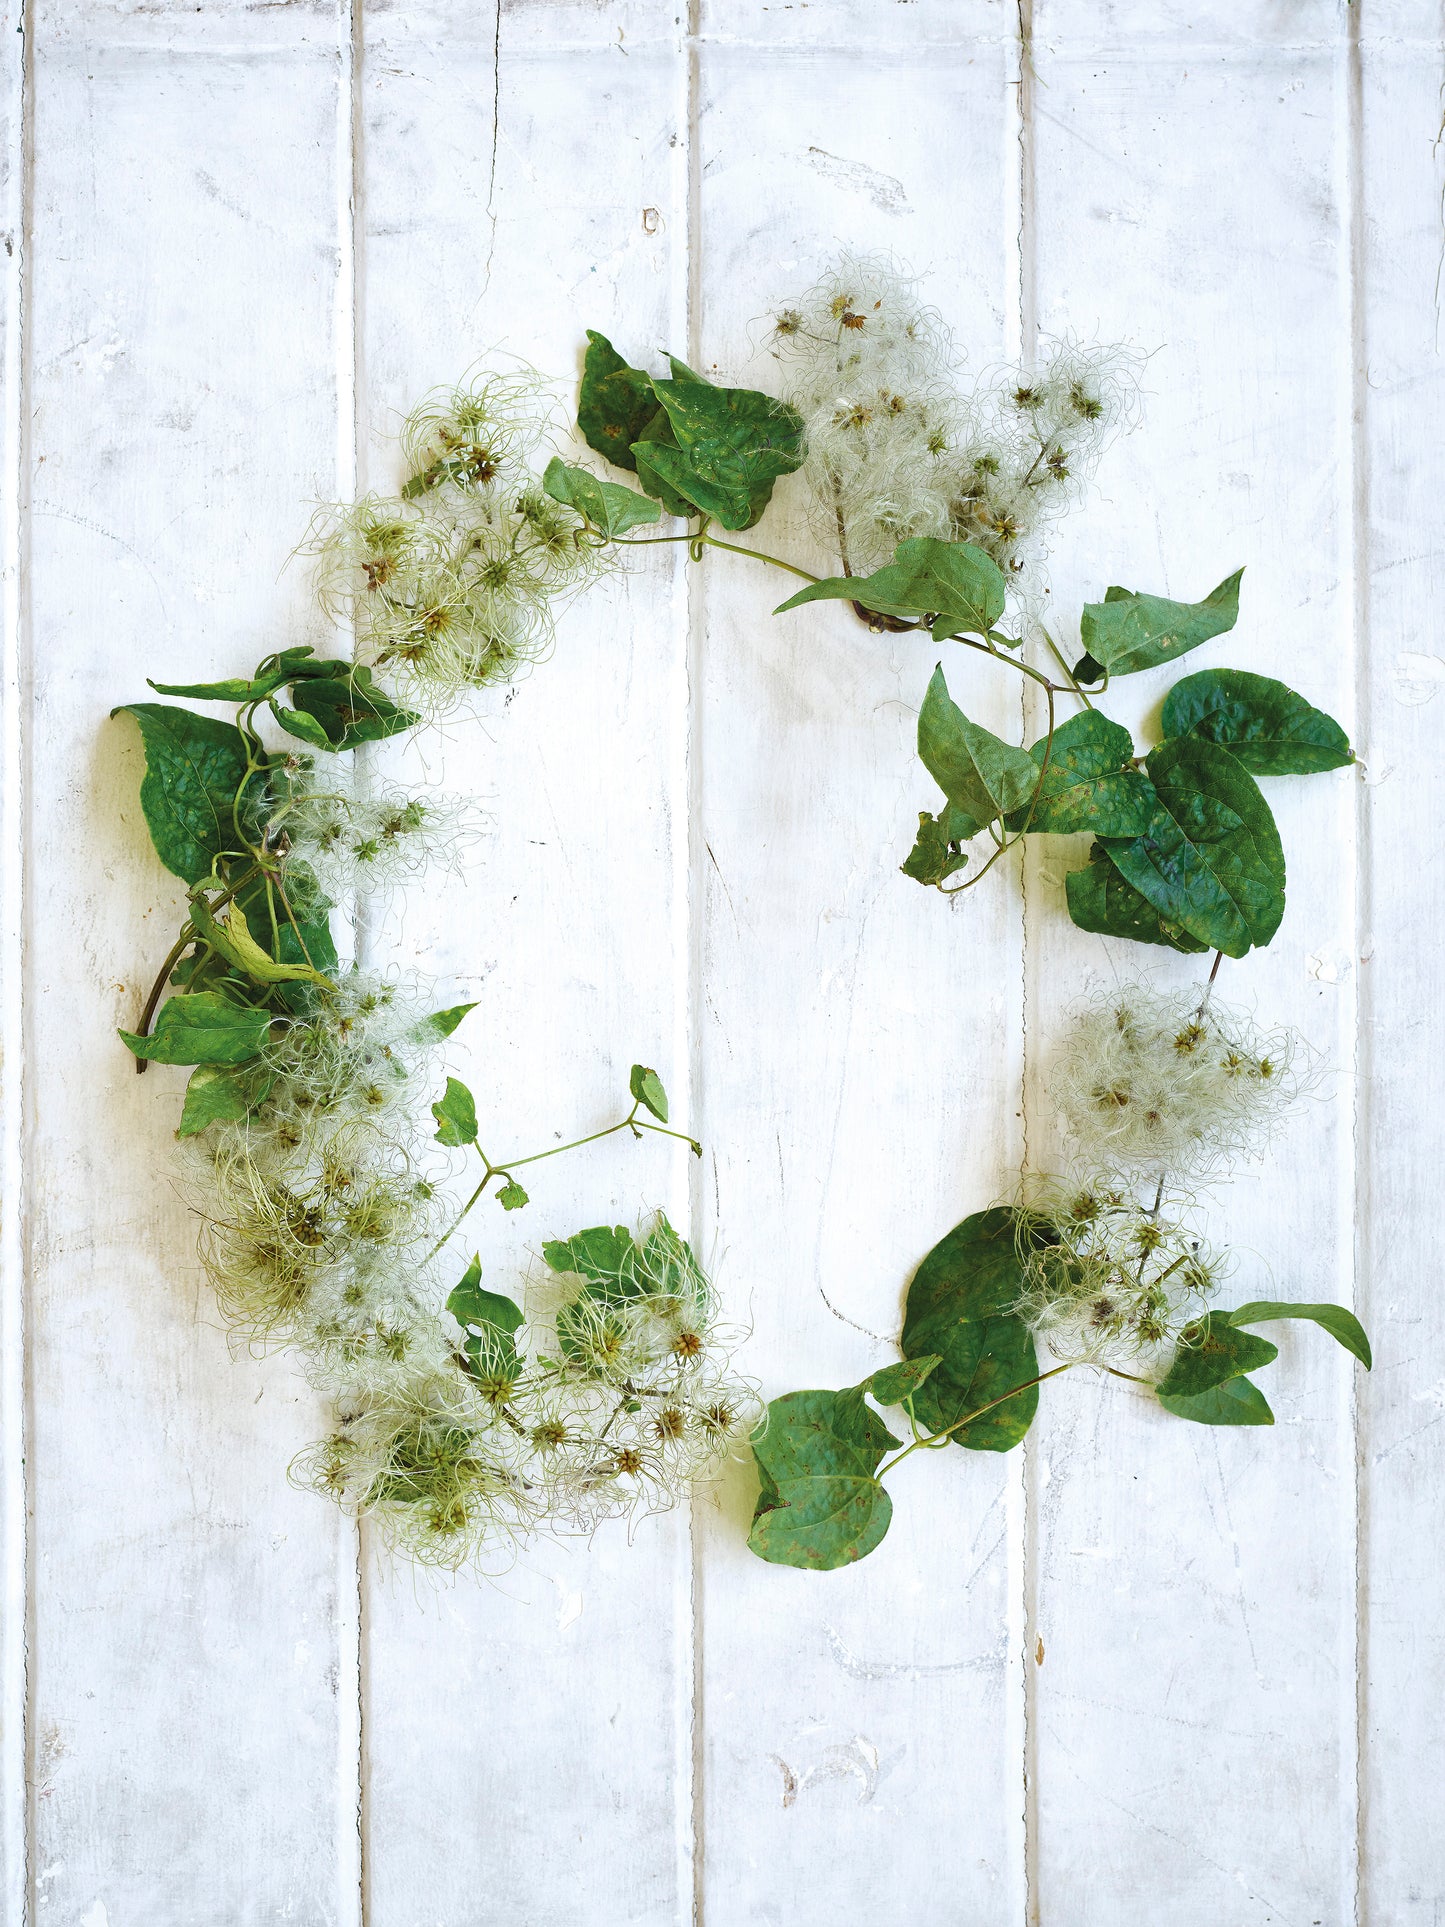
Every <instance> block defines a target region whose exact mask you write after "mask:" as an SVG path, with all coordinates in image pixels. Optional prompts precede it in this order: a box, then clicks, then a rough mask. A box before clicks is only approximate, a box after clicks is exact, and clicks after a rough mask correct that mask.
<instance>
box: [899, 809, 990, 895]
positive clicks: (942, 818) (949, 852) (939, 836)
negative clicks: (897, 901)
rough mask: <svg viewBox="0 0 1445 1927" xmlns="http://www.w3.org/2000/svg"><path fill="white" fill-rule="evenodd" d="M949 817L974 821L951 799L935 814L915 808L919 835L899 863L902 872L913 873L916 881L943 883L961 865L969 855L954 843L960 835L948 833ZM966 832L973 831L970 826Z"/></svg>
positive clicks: (970, 832) (970, 822)
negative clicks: (954, 804) (953, 835)
mask: <svg viewBox="0 0 1445 1927" xmlns="http://www.w3.org/2000/svg"><path fill="white" fill-rule="evenodd" d="M950 820H952V821H954V822H964V823H968V824H970V825H972V823H973V819H972V818H971V817H969V816H967V815H966V814H965V812H964V811H962V810H958V809H955V808H954V806H953V804H952V803H950V804H948V805H947V807H946V808H945V809H944V810H943V811H942V812H941V813H940V814H939V815H938V816H930V815H929V813H928V811H927V810H920V811H919V812H918V835H917V837H916V838H915V839H914V844H913V848H912V849H911V850H910V851H909V852H908V854H907V856H906V857H904V859H903V862H902V863H901V864H900V865H899V868H900V869H901V870H902V871H903V874H904V876H906V877H912V878H913V880H914V882H915V883H925V884H939V883H946V882H947V881H948V879H949V878H950V877H951V876H952V875H953V874H954V872H955V871H956V870H961V869H963V868H964V866H965V865H966V864H967V862H968V858H967V857H966V856H965V855H964V854H963V852H962V851H961V850H958V849H956V848H955V847H954V846H955V844H956V843H958V842H959V841H961V840H962V839H961V838H958V837H952V836H950V835H949V825H950ZM969 834H970V835H972V834H973V829H972V828H970V831H969Z"/></svg>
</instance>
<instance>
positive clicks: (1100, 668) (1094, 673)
mask: <svg viewBox="0 0 1445 1927" xmlns="http://www.w3.org/2000/svg"><path fill="white" fill-rule="evenodd" d="M1073 673H1074V681H1075V682H1082V683H1088V684H1089V685H1090V686H1091V687H1092V686H1093V684H1094V683H1096V682H1102V681H1103V680H1104V665H1103V663H1101V662H1095V661H1094V658H1093V657H1092V656H1091V655H1090V654H1089V652H1088V650H1087V649H1086V650H1085V651H1084V653H1083V655H1082V656H1080V657H1079V660H1078V661H1077V662H1076V663H1075V664H1074V672H1073Z"/></svg>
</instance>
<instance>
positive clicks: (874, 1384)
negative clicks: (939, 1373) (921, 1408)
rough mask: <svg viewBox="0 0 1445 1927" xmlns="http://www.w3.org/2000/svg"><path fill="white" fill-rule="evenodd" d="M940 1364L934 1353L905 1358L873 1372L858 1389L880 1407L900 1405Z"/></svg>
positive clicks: (941, 1361) (940, 1361)
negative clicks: (875, 1400)
mask: <svg viewBox="0 0 1445 1927" xmlns="http://www.w3.org/2000/svg"><path fill="white" fill-rule="evenodd" d="M942 1363H943V1360H942V1359H941V1358H940V1357H939V1356H938V1354H937V1353H936V1352H932V1353H929V1354H928V1355H927V1356H926V1357H924V1358H905V1359H902V1360H900V1361H899V1363H898V1364H896V1365H885V1366H884V1367H883V1368H882V1370H881V1371H876V1372H874V1374H873V1376H872V1377H871V1378H867V1379H864V1381H863V1384H862V1386H861V1387H860V1388H859V1389H860V1390H862V1391H865V1392H867V1394H868V1396H869V1397H870V1398H876V1399H877V1401H878V1403H879V1404H880V1405H901V1404H902V1403H903V1401H904V1400H905V1399H909V1398H912V1396H913V1394H914V1393H915V1392H916V1391H917V1390H918V1388H919V1386H920V1385H921V1384H922V1383H923V1381H924V1379H926V1378H927V1377H928V1375H929V1373H930V1372H931V1371H932V1370H933V1368H934V1367H935V1366H936V1365H941V1364H942Z"/></svg>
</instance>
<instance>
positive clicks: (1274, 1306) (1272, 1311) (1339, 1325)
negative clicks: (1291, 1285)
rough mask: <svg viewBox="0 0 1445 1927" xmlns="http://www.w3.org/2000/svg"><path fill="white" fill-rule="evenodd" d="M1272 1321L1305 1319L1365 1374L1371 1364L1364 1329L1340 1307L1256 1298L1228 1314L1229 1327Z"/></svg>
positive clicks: (1357, 1320) (1350, 1314)
mask: <svg viewBox="0 0 1445 1927" xmlns="http://www.w3.org/2000/svg"><path fill="white" fill-rule="evenodd" d="M1275 1318H1308V1319H1310V1320H1312V1322H1313V1323H1314V1324H1316V1325H1319V1326H1320V1327H1321V1328H1322V1329H1323V1330H1325V1331H1327V1332H1328V1333H1329V1335H1330V1337H1331V1338H1333V1339H1334V1340H1335V1341H1336V1342H1337V1343H1338V1344H1341V1345H1343V1346H1344V1348H1345V1350H1346V1351H1347V1352H1353V1353H1354V1355H1355V1357H1356V1358H1358V1359H1359V1361H1360V1363H1361V1364H1362V1365H1363V1366H1364V1368H1365V1370H1366V1371H1369V1370H1370V1368H1371V1366H1372V1364H1373V1362H1374V1361H1373V1359H1372V1358H1371V1356H1370V1341H1369V1339H1368V1338H1367V1337H1366V1336H1365V1328H1364V1326H1363V1325H1362V1324H1361V1323H1360V1321H1359V1319H1358V1318H1356V1316H1355V1314H1354V1313H1353V1312H1352V1311H1346V1310H1345V1308H1344V1306H1343V1305H1296V1304H1290V1303H1289V1302H1287V1301H1285V1300H1281V1299H1274V1298H1259V1299H1253V1300H1251V1302H1250V1303H1249V1304H1247V1305H1241V1306H1240V1307H1239V1309H1238V1310H1237V1311H1232V1312H1231V1313H1230V1314H1229V1322H1230V1324H1231V1325H1267V1324H1269V1323H1270V1322H1271V1320H1273V1319H1275Z"/></svg>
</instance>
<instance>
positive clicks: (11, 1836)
mask: <svg viewBox="0 0 1445 1927" xmlns="http://www.w3.org/2000/svg"><path fill="white" fill-rule="evenodd" d="M19 27H20V19H19V10H18V8H16V7H9V8H7V9H6V11H5V15H4V18H3V20H0V33H3V34H4V47H3V53H0V177H3V198H4V213H3V215H0V228H3V235H4V243H5V274H4V281H3V294H0V392H3V407H0V420H3V424H4V426H3V433H0V445H3V450H4V452H3V456H0V464H3V467H0V556H3V565H0V566H3V585H0V985H4V986H5V995H4V997H3V998H0V1921H3V1922H4V1923H5V1924H6V1927H19V1922H20V1921H21V1919H22V1916H23V1914H24V1911H25V1831H26V1829H25V1819H26V1793H25V1779H26V1773H25V1766H26V1761H25V1635H26V1594H25V1537H26V1534H25V1524H26V1521H25V1275H26V1251H25V1236H24V1189H23V1186H24V1171H25V1158H24V1151H25V1109H24V1091H23V1076H24V1011H25V997H24V985H23V979H22V971H23V967H24V950H23V935H22V933H23V929H24V921H25V861H26V858H25V780H24V771H23V758H24V749H25V744H24V735H23V710H24V699H23V696H22V689H21V671H22V660H23V639H22V631H21V593H20V557H21V545H22V510H21V501H22V468H23V459H24V457H23V444H24V428H23V423H24V416H25V408H24V403H23V401H22V392H23V388H24V361H23V354H22V341H23V337H22V322H23V314H22V301H21V293H22V275H23V272H24V267H25V263H26V260H27V238H28V237H27V230H26V215H27V212H28V195H27V189H28V185H29V182H28V176H27V170H26V165H25V112H26V106H27V100H26V91H25V64H26V63H25V54H26V46H25V40H24V37H23V35H22V34H21V33H20V31H19Z"/></svg>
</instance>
